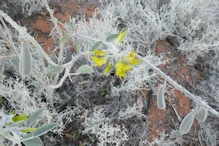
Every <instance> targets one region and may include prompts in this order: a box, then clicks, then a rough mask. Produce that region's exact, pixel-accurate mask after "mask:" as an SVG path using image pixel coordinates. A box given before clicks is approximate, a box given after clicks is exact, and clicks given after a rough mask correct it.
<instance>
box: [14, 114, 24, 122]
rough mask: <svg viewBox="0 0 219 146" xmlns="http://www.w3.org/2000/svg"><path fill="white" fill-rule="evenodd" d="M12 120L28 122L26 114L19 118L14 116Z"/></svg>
mask: <svg viewBox="0 0 219 146" xmlns="http://www.w3.org/2000/svg"><path fill="white" fill-rule="evenodd" d="M12 120H13V121H14V122H19V121H26V120H27V115H26V114H23V115H19V116H14V117H13V118H12Z"/></svg>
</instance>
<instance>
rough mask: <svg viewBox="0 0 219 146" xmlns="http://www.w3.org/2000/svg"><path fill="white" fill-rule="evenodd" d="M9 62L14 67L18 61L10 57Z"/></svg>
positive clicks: (17, 64)
mask: <svg viewBox="0 0 219 146" xmlns="http://www.w3.org/2000/svg"><path fill="white" fill-rule="evenodd" d="M10 63H11V65H13V66H14V67H19V62H18V60H17V59H15V58H12V59H11V60H10Z"/></svg>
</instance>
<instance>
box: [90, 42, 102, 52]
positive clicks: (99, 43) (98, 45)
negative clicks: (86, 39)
mask: <svg viewBox="0 0 219 146" xmlns="http://www.w3.org/2000/svg"><path fill="white" fill-rule="evenodd" d="M101 44H102V41H98V42H96V44H94V45H93V47H92V49H91V51H94V50H96V49H98V48H99V47H100V45H101Z"/></svg>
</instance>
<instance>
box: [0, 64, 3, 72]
mask: <svg viewBox="0 0 219 146" xmlns="http://www.w3.org/2000/svg"><path fill="white" fill-rule="evenodd" d="M3 72H4V64H0V73H1V74H2V73H3Z"/></svg>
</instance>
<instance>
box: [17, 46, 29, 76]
mask: <svg viewBox="0 0 219 146" xmlns="http://www.w3.org/2000/svg"><path fill="white" fill-rule="evenodd" d="M31 60H32V56H31V53H30V49H29V46H28V44H27V42H24V44H23V48H22V50H21V54H20V62H19V72H20V74H21V76H25V75H28V74H29V73H30V72H31V68H32V63H31Z"/></svg>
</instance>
